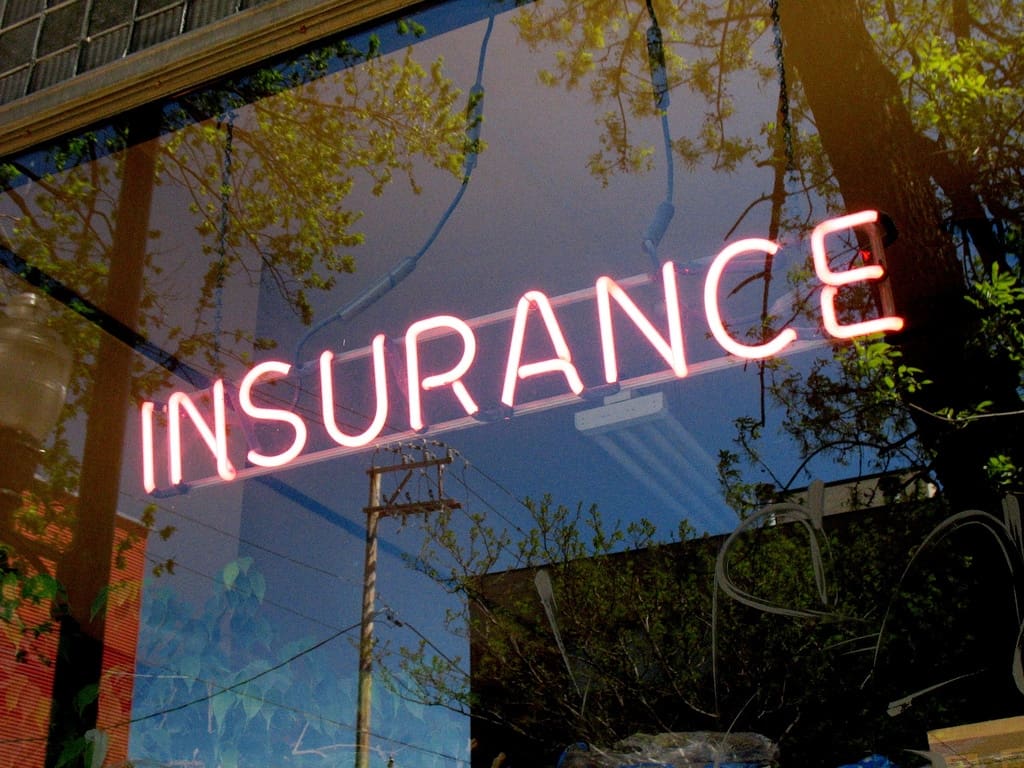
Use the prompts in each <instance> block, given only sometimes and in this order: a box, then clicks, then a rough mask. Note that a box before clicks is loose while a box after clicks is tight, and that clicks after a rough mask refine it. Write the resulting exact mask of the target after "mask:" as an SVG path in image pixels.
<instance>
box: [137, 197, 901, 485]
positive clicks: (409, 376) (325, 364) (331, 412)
mask: <svg viewBox="0 0 1024 768" xmlns="http://www.w3.org/2000/svg"><path fill="white" fill-rule="evenodd" d="M878 218H879V214H878V213H877V212H876V211H863V212H860V213H855V214H851V215H849V216H842V217H839V218H835V219H830V220H828V221H826V222H823V223H822V224H820V225H818V226H817V227H816V228H815V229H814V231H813V233H812V235H811V252H812V257H813V263H814V270H815V274H816V275H817V277H818V279H819V280H820V281H821V282H822V284H823V285H822V289H821V298H820V302H821V316H822V322H823V325H824V328H825V331H826V333H827V334H828V335H829V336H831V337H833V338H835V339H850V338H856V337H860V336H865V335H869V334H874V333H879V332H892V331H899V330H901V329H902V328H903V320H902V318H900V317H896V316H885V317H879V318H875V319H872V320H865V321H861V322H856V323H849V324H842V323H840V322H839V319H838V317H837V314H836V308H835V301H836V297H837V295H838V290H839V288H840V287H842V286H847V285H850V284H852V283H856V282H872V281H878V280H881V279H882V278H884V276H885V270H884V268H883V267H882V265H881V264H869V265H865V266H861V267H854V268H852V269H848V270H845V271H834V270H833V269H832V268H831V266H830V265H829V258H828V251H827V248H826V239H827V238H828V236H829V235H832V234H835V233H837V232H841V231H844V230H849V229H856V228H858V227H865V226H868V225H875V224H877V222H878ZM869 231H870V237H871V240H872V246H873V250H874V251H875V253H876V254H877V255H878V256H881V244H880V238H879V237H878V233H877V230H876V229H874V228H872V229H871V230H869ZM778 251H779V245H778V244H777V243H775V242H772V241H771V240H765V239H761V238H749V239H745V240H740V241H738V242H735V243H732V244H730V245H728V246H726V247H725V248H724V249H723V250H722V251H721V252H719V253H718V255H717V256H716V257H715V258H714V260H713V261H712V263H711V266H710V268H709V270H708V274H707V277H706V278H705V282H704V293H703V299H704V314H705V317H706V319H707V325H708V329H709V330H710V332H711V336H712V338H714V340H715V341H716V342H717V343H718V345H719V346H721V347H722V349H723V350H725V352H727V353H728V354H730V355H734V356H735V357H736V358H739V359H741V360H760V359H765V358H769V357H773V356H776V355H780V354H783V353H784V352H787V351H791V350H793V349H796V348H798V347H799V344H800V342H798V340H797V339H798V336H797V332H796V331H795V330H794V329H792V328H784V329H783V330H781V331H780V332H779V333H778V334H776V336H775V337H774V338H773V339H771V340H769V341H766V342H764V343H761V344H746V343H744V342H741V341H739V340H738V339H736V338H735V337H733V336H732V335H731V334H730V332H729V330H728V329H727V327H726V325H725V322H724V321H723V319H722V314H721V310H720V307H719V301H720V297H719V294H720V283H721V280H722V276H723V274H724V273H725V270H726V269H727V267H728V266H729V263H730V262H731V261H732V260H733V259H735V258H736V257H738V256H740V255H742V254H745V253H767V254H770V255H774V254H776V253H777V252H778ZM649 279H657V278H647V277H646V276H645V277H644V279H643V280H642V281H639V280H637V279H635V278H634V279H629V280H620V281H616V280H615V279H613V278H611V277H607V276H602V277H599V278H598V279H597V281H596V283H595V285H594V288H593V289H592V290H590V291H586V292H578V293H577V294H575V295H573V301H577V300H578V299H579V298H580V297H581V296H582V295H584V294H585V295H587V296H590V297H593V298H594V299H595V302H596V305H597V315H598V331H599V332H598V338H599V343H600V349H601V355H602V361H603V367H604V383H605V384H606V385H620V384H623V383H624V382H623V381H622V380H621V378H620V374H619V360H618V351H617V346H616V335H615V320H614V317H615V316H616V315H617V314H618V315H624V316H625V317H626V318H627V319H628V321H629V322H630V323H632V325H633V327H634V330H635V331H638V332H639V334H640V337H641V338H643V339H644V340H646V342H647V344H649V345H650V347H651V349H653V351H654V352H655V353H657V356H658V357H660V358H661V359H662V360H663V361H664V362H665V364H666V365H667V367H668V369H667V372H666V373H664V374H661V376H662V377H667V379H672V378H675V379H682V378H685V377H686V376H687V375H689V374H690V367H689V366H688V365H687V361H686V355H685V349H684V343H683V323H682V315H681V304H680V299H679V291H678V287H677V284H676V266H675V265H674V264H673V263H672V262H667V263H666V264H664V265H663V267H662V269H661V275H660V280H661V286H662V291H663V296H664V315H665V316H664V318H663V319H662V320H661V321H660V322H661V323H662V324H663V325H664V326H665V332H662V331H661V330H659V329H658V327H657V324H656V323H655V322H654V321H652V320H651V318H650V317H649V316H648V315H647V314H645V313H644V311H643V310H642V309H640V307H638V306H637V304H636V303H635V302H634V301H633V299H632V298H631V297H630V295H629V294H628V293H627V288H629V287H632V286H634V285H636V284H637V283H638V282H648V281H649ZM565 298H566V297H555V298H554V299H552V298H549V297H548V296H547V295H546V294H544V293H543V292H541V291H536V290H534V291H528V292H526V293H525V294H523V296H522V297H521V298H520V299H519V302H518V304H517V305H516V308H515V310H514V312H513V313H511V315H510V317H511V319H512V321H513V322H512V334H511V339H510V341H509V344H508V351H507V355H506V357H505V361H506V362H505V372H504V378H503V380H502V388H501V396H500V402H501V404H502V406H503V407H504V408H505V409H506V411H507V412H509V413H511V412H513V411H514V412H516V413H523V412H530V411H531V409H534V410H537V409H540V408H541V407H542V406H543V408H547V407H554V405H556V404H564V403H567V402H572V401H573V400H578V398H579V397H580V396H582V395H583V394H584V391H585V389H586V387H585V385H584V383H583V378H582V377H581V375H580V373H579V370H578V368H577V364H576V363H575V362H574V358H573V351H572V348H571V347H570V346H569V344H568V342H567V341H566V337H565V334H564V333H563V331H562V327H561V324H560V323H559V320H558V315H557V314H556V311H555V306H556V305H557V304H559V303H560V301H559V299H563V300H564V299H565ZM613 307H614V308H617V309H618V310H619V312H618V313H613ZM498 314H501V313H498ZM530 316H533V317H537V318H539V319H540V325H541V327H542V328H543V331H544V333H545V334H546V336H547V338H546V342H547V343H548V344H549V346H550V348H551V349H552V351H553V353H554V354H553V356H551V357H548V358H546V359H540V360H533V361H531V362H523V355H524V345H525V340H526V335H527V320H528V318H529V317H530ZM481 320H482V319H481V318H477V321H476V324H477V325H478V326H479V325H480V324H481V322H480V321H481ZM534 327H536V323H535V325H534ZM438 337H445V338H449V339H451V337H454V338H456V339H458V340H459V341H461V350H460V352H459V354H458V360H457V361H456V362H455V364H454V365H452V366H451V367H450V368H449V369H448V370H446V371H442V372H439V373H430V374H428V375H423V373H422V371H421V349H420V347H421V341H423V340H426V339H430V338H438ZM477 343H478V338H477V333H476V331H474V327H473V321H471V322H467V321H465V320H462V319H460V318H458V317H454V316H451V315H438V316H434V317H428V318H425V319H423V320H418V321H416V322H414V323H412V324H411V325H410V326H409V327H408V329H407V330H406V332H405V336H404V351H405V374H406V375H405V389H406V390H407V391H406V392H405V393H404V394H405V400H406V405H407V414H405V415H407V417H408V421H407V423H408V425H409V428H410V430H411V431H412V432H422V431H429V430H430V429H431V427H428V421H427V419H426V417H425V415H424V409H423V402H422V401H423V394H424V393H427V392H431V391H433V390H439V389H445V388H447V389H449V390H450V391H451V394H452V395H453V396H454V400H455V402H457V403H458V406H459V407H460V408H461V410H462V412H463V413H464V414H465V416H464V417H460V418H459V419H455V420H452V421H449V422H446V424H447V427H448V428H456V426H457V425H461V424H466V423H471V422H472V421H473V420H478V419H481V418H482V417H481V413H480V406H479V405H478V404H477V401H476V399H475V398H474V397H473V395H472V394H471V392H470V388H469V386H468V385H467V383H466V378H467V376H468V375H469V374H470V372H471V370H472V369H473V365H474V361H475V360H476V354H477ZM386 344H387V339H386V337H385V336H384V335H383V334H378V335H377V336H375V337H374V339H373V341H372V342H371V345H370V350H369V356H370V358H371V364H370V365H371V369H372V372H371V376H372V380H373V386H372V394H373V399H374V401H375V406H374V408H373V417H372V418H371V419H370V420H369V423H368V424H367V426H366V427H365V429H363V430H362V431H356V432H354V433H349V432H346V431H344V430H343V429H342V428H341V426H340V425H339V424H338V422H337V418H336V415H335V412H336V406H337V402H336V400H337V398H338V393H337V391H336V390H337V383H336V382H335V380H334V373H333V368H334V364H335V355H334V354H333V353H332V352H330V351H324V352H323V353H322V354H321V355H320V357H319V359H318V367H319V379H320V410H319V423H320V426H322V427H323V430H324V432H325V433H326V435H327V436H329V438H330V439H331V440H332V441H333V442H334V443H335V444H336V445H337V446H339V447H340V448H341V449H344V450H349V449H351V450H356V449H360V448H364V447H366V446H369V445H371V444H373V443H374V442H375V441H378V440H381V439H385V437H386V438H387V439H395V438H396V436H395V435H393V434H389V435H386V436H384V437H382V436H383V435H384V430H385V426H386V425H387V420H388V416H389V413H390V409H391V402H390V400H389V393H388V386H387V373H388V359H387V354H386ZM704 365H705V367H706V365H707V364H706V363H705V364H704ZM291 373H292V366H291V365H289V364H288V363H285V362H280V361H267V362H263V363H260V364H258V365H256V366H254V367H253V368H252V369H251V370H250V371H249V372H248V373H246V375H245V376H244V378H243V379H242V381H241V383H240V384H239V386H238V390H237V407H238V410H239V411H240V412H241V413H242V414H243V415H244V417H245V418H247V419H249V420H250V423H257V424H263V425H276V426H278V427H279V428H280V429H283V430H284V431H285V433H286V434H288V435H289V436H290V440H289V442H288V444H287V446H286V447H284V448H283V449H281V450H278V451H277V452H276V453H267V452H265V451H264V450H260V449H258V448H253V447H251V446H250V450H249V451H248V453H247V454H246V457H245V458H246V461H247V462H248V463H249V464H250V465H251V466H253V467H260V468H276V467H283V466H287V465H291V464H295V463H298V462H299V461H300V460H302V459H304V458H306V456H305V455H304V454H303V451H304V450H305V448H306V444H307V442H308V439H309V429H308V427H309V425H308V424H307V421H306V420H305V419H304V418H303V417H302V416H300V415H299V414H298V413H296V412H294V411H293V410H289V409H285V408H269V407H265V406H260V405H257V404H256V403H255V402H254V400H253V388H254V387H255V386H256V385H257V384H265V383H270V382H272V381H274V380H278V379H282V378H286V377H288V376H290V375H291ZM535 377H550V378H554V380H555V381H557V380H558V378H559V377H561V380H562V385H561V386H564V391H563V393H562V394H559V395H557V396H554V397H549V398H547V399H546V400H545V401H544V402H543V403H538V402H526V403H519V402H518V401H517V388H518V385H519V384H520V383H521V382H523V381H525V380H527V379H531V378H535ZM659 380H663V379H659ZM651 381H653V380H651V379H645V380H641V379H633V380H631V381H630V382H629V383H630V385H631V386H640V385H643V384H649V383H650V382H651ZM196 397H197V399H198V398H199V395H197V396H196ZM202 398H208V399H209V400H210V401H212V404H211V405H210V406H209V409H212V415H210V416H204V414H203V411H202V410H201V409H200V407H199V405H197V403H196V400H194V399H193V395H190V394H187V393H184V392H174V393H173V394H172V395H171V396H170V398H169V399H168V401H167V405H166V416H167V426H166V432H167V453H168V478H169V480H170V483H171V485H173V486H182V485H184V484H185V483H186V481H185V478H184V467H183V459H184V447H183V445H182V428H183V421H184V418H185V417H187V418H188V420H190V421H191V422H192V425H193V427H194V428H195V430H196V432H197V433H198V435H199V437H200V438H201V441H202V443H204V444H205V446H206V448H207V450H208V451H209V454H210V455H211V456H212V457H213V459H214V461H215V464H216V472H217V477H218V479H219V480H220V481H229V480H233V479H235V478H236V477H237V476H238V475H239V472H240V470H237V469H236V468H235V466H234V465H233V464H232V462H231V459H230V457H229V446H228V410H229V408H228V397H227V392H226V385H225V382H224V381H223V380H218V381H217V382H215V383H214V385H213V386H212V387H211V388H210V390H208V392H206V393H202ZM156 410H157V407H156V405H155V404H154V403H152V402H145V403H143V404H142V407H141V412H140V414H141V438H142V465H143V466H142V475H143V487H144V488H145V490H146V491H147V492H148V493H153V492H154V491H156V489H157V472H156V458H155V456H156V427H155V423H154V418H155V417H154V414H155V413H156Z"/></svg>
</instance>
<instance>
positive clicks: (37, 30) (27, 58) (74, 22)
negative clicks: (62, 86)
mask: <svg viewBox="0 0 1024 768" xmlns="http://www.w3.org/2000/svg"><path fill="white" fill-rule="evenodd" d="M253 4H254V2H253V0H248V1H246V0H129V2H127V3H125V2H120V3H114V4H112V3H111V2H110V0H50V3H49V7H47V2H46V0H0V19H2V22H0V104H6V103H8V102H11V101H14V100H16V99H19V98H21V97H23V96H27V95H28V94H30V93H33V92H35V91H38V90H40V89H43V88H46V87H48V86H51V85H54V84H56V83H60V82H62V81H66V80H68V79H69V78H72V77H74V76H75V75H77V74H79V73H81V72H86V71H89V70H91V69H95V68H96V67H100V66H103V65H104V64H108V63H110V62H112V61H116V60H118V59H120V58H123V57H124V56H127V55H128V54H130V53H134V52H135V51H140V50H143V49H145V48H148V47H150V46H153V45H156V44H158V43H162V42H164V41H165V40H170V39H171V38H173V37H176V36H177V35H180V34H181V33H182V32H184V31H186V30H192V29H198V28H199V27H202V26H205V25H206V24H209V23H210V22H213V21H217V20H218V19H222V18H225V17H226V16H230V15H231V14H234V13H237V12H238V11H240V10H242V9H243V8H246V7H249V6H251V5H253Z"/></svg>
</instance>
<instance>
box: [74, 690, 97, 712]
mask: <svg viewBox="0 0 1024 768" xmlns="http://www.w3.org/2000/svg"><path fill="white" fill-rule="evenodd" d="M99 695H100V687H99V685H97V684H96V683H92V684H90V685H87V686H85V687H84V688H82V690H80V691H79V692H78V693H76V694H75V701H74V705H75V711H76V712H77V713H78V714H79V715H81V714H82V713H83V712H84V711H85V708H86V707H88V706H89V705H90V704H92V703H93V702H95V701H96V699H98V698H99Z"/></svg>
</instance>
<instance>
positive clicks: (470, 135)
mask: <svg viewBox="0 0 1024 768" xmlns="http://www.w3.org/2000/svg"><path fill="white" fill-rule="evenodd" d="M493 29H494V16H493V15H491V16H490V17H489V18H488V19H487V29H486V31H485V32H484V37H483V41H482V42H481V44H480V54H479V56H478V59H477V69H476V82H474V83H473V86H472V87H471V88H470V90H469V104H468V107H467V115H466V124H467V125H466V150H467V151H466V157H465V160H464V161H463V166H462V181H461V183H460V184H459V188H458V190H457V191H456V193H455V196H454V197H453V198H452V200H451V202H450V203H449V204H448V207H447V208H446V209H445V211H444V213H443V214H441V218H440V220H439V221H438V222H437V224H436V225H435V226H434V229H433V230H432V231H431V232H430V234H429V235H428V237H427V239H426V240H425V241H424V242H423V245H422V246H420V249H419V250H418V251H417V252H416V253H415V254H413V255H412V256H408V257H406V258H405V259H403V260H402V261H400V262H399V263H398V264H396V265H395V266H394V267H392V268H391V269H390V270H389V271H388V272H386V273H385V274H384V275H382V276H381V277H380V278H378V279H377V280H376V282H374V283H373V284H372V285H371V286H369V287H368V288H366V289H365V290H364V291H363V292H362V293H360V294H359V295H358V296H356V297H355V298H354V299H352V300H351V301H349V302H347V303H346V304H344V305H343V306H341V307H339V308H338V309H337V310H335V311H334V312H332V313H331V314H330V315H328V316H327V317H325V318H324V319H323V320H321V321H320V322H319V323H317V324H316V325H315V326H313V327H312V328H310V329H309V330H308V331H307V332H306V333H305V335H304V336H303V337H302V338H301V339H300V340H299V343H298V345H297V347H296V349H295V356H294V362H295V365H296V366H297V367H299V369H300V372H301V369H302V367H303V365H305V363H304V361H303V359H302V350H303V348H304V347H305V346H306V344H308V343H309V341H310V339H312V338H313V336H315V335H316V334H317V333H319V332H320V331H321V330H323V329H324V328H326V327H327V326H328V325H331V324H333V323H335V322H338V321H342V322H348V321H350V320H352V319H353V318H355V317H357V316H358V315H360V314H362V313H363V312H364V311H365V310H367V309H369V308H370V307H371V306H373V305H374V304H376V303H377V301H379V300H380V299H381V298H383V297H384V296H385V295H387V294H388V293H390V292H391V291H392V290H393V289H394V288H396V287H397V286H398V285H399V284H400V283H401V282H402V281H403V280H405V279H406V278H407V277H408V276H409V275H410V274H412V272H413V270H415V269H416V267H417V265H418V264H419V262H420V259H422V258H423V257H424V256H425V255H426V253H427V251H428V250H430V247H431V246H432V245H433V244H434V241H435V240H436V239H437V237H438V235H440V234H441V231H442V230H443V229H444V228H445V225H446V224H447V223H448V220H449V219H451V217H452V215H453V214H454V213H455V210H456V209H457V208H458V207H459V203H460V202H461V201H462V196H463V195H464V194H465V193H466V188H467V187H468V186H469V181H470V178H471V177H472V175H473V170H474V169H475V168H476V164H477V158H478V156H479V152H480V130H481V127H482V125H483V103H484V84H483V77H484V63H485V61H486V59H487V46H488V43H489V42H490V39H491V31H492V30H493ZM300 388H301V384H300Z"/></svg>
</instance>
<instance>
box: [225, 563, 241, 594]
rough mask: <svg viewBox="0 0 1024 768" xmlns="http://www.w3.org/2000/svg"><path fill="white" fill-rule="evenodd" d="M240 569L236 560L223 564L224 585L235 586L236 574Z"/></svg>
mask: <svg viewBox="0 0 1024 768" xmlns="http://www.w3.org/2000/svg"><path fill="white" fill-rule="evenodd" d="M240 571H241V569H240V566H239V565H238V561H237V560H232V561H231V562H230V563H228V564H227V565H225V566H224V576H223V579H224V586H225V587H227V588H228V589H234V588H235V582H236V581H238V574H239V573H240Z"/></svg>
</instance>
